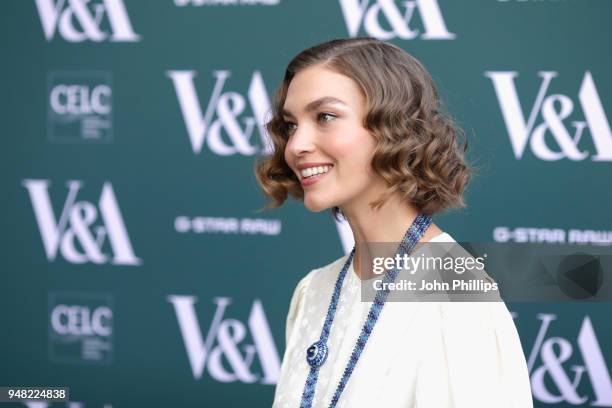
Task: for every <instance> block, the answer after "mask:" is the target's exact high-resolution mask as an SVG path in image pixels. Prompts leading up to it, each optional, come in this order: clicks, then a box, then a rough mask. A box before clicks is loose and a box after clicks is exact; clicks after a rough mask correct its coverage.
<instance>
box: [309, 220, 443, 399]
mask: <svg viewBox="0 0 612 408" xmlns="http://www.w3.org/2000/svg"><path fill="white" fill-rule="evenodd" d="M430 224H431V217H430V216H429V215H426V214H419V215H417V217H416V218H415V219H414V221H413V222H412V225H410V227H409V228H408V231H406V234H405V235H404V238H403V239H402V242H401V243H400V244H399V248H398V251H400V253H402V252H401V251H403V252H404V253H406V254H410V253H411V252H412V250H413V249H414V246H415V245H416V244H417V243H418V242H419V240H420V239H421V237H422V236H423V234H424V233H425V231H426V230H427V228H428V227H429V225H430ZM354 255H355V246H353V249H352V251H351V253H350V255H349V257H348V259H347V260H346V262H345V263H344V267H343V268H342V270H341V271H340V274H339V275H338V279H337V280H336V285H335V286H334V293H333V294H332V297H331V302H330V304H329V307H328V309H327V316H326V317H325V323H324V324H323V329H322V330H321V336H320V338H319V340H317V341H316V342H314V343H313V344H312V345H311V346H310V347H308V349H307V350H306V361H307V362H308V364H309V365H310V372H309V373H308V378H307V379H306V384H305V385H304V392H303V393H302V402H301V404H300V408H311V407H312V400H313V398H314V393H315V387H316V385H317V379H318V378H319V367H321V365H323V363H325V360H326V359H327V353H328V351H329V350H328V348H327V339H328V337H329V332H330V330H331V325H332V322H333V321H334V315H335V314H336V307H337V306H338V299H339V298H340V291H341V289H342V282H343V281H344V277H345V276H346V271H347V270H348V268H349V266H350V264H351V261H352V260H353V256H354ZM398 273H399V271H398V270H397V269H393V270H390V271H388V272H387V273H386V274H385V277H384V280H383V282H384V283H391V282H394V281H395V278H396V277H397V274H398ZM382 287H383V288H385V289H383V290H378V291H377V293H376V297H375V298H374V302H373V303H372V307H371V308H370V311H369V313H368V317H367V320H366V322H365V324H364V325H363V328H362V329H361V334H360V335H359V338H358V339H357V342H356V344H355V347H354V348H353V353H352V354H351V358H350V360H349V362H348V364H347V366H346V368H345V369H344V373H343V374H342V378H341V379H340V383H339V384H338V387H337V388H336V392H335V394H334V396H333V398H332V401H331V403H330V404H329V407H330V408H333V407H335V406H336V404H337V403H338V400H339V399H340V395H342V391H344V388H345V387H346V384H347V382H348V380H349V378H350V376H351V374H352V373H353V370H354V369H355V365H356V364H357V360H359V356H360V355H361V352H362V351H363V348H364V347H365V345H366V343H367V341H368V338H369V337H370V334H371V333H372V330H374V325H375V324H376V321H377V320H378V316H379V315H380V312H381V311H382V308H383V306H384V305H385V301H386V300H387V295H388V294H389V289H388V288H389V285H384V284H383V285H382Z"/></svg>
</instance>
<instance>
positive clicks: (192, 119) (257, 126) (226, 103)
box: [166, 71, 272, 156]
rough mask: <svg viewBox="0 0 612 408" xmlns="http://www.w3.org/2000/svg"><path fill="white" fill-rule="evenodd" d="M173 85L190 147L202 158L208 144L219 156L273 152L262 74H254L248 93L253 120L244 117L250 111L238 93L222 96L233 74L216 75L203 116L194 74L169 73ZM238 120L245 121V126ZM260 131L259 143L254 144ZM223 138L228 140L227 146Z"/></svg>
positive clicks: (216, 73)
mask: <svg viewBox="0 0 612 408" xmlns="http://www.w3.org/2000/svg"><path fill="white" fill-rule="evenodd" d="M166 74H167V75H168V77H170V79H171V80H172V83H173V84H174V89H175V91H176V96H177V98H178V101H179V104H180V107H181V111H182V113H183V119H184V120H185V124H186V126H187V132H188V133H189V139H190V141H191V147H192V149H193V152H194V153H195V154H199V153H200V152H201V150H202V146H203V144H204V142H205V141H206V144H207V146H208V148H209V149H210V151H211V152H213V153H214V154H216V155H219V156H231V155H235V154H240V155H243V156H251V155H254V154H256V153H258V152H259V151H261V150H263V152H264V153H271V152H272V144H271V142H270V141H269V136H268V133H267V131H266V129H265V126H264V124H265V122H266V115H267V114H268V113H269V112H270V99H269V97H268V93H267V91H266V87H265V85H264V82H263V78H262V76H261V73H260V72H259V71H255V72H254V73H253V75H252V77H251V81H250V84H249V87H248V90H247V98H248V102H249V105H250V108H251V110H252V112H253V115H254V116H242V118H241V117H240V116H241V115H243V114H244V112H245V109H246V107H247V103H246V100H245V98H244V97H243V96H242V95H241V94H240V93H238V92H232V91H226V92H223V88H224V85H225V81H226V80H227V79H228V78H229V77H230V75H231V74H230V71H215V72H213V75H214V77H215V85H214V88H213V90H212V95H211V97H210V99H209V101H208V104H207V105H206V111H204V112H202V106H201V105H200V101H199V99H198V95H197V92H196V87H195V84H194V77H195V76H196V72H195V71H167V73H166ZM239 119H242V123H241V121H240V120H239ZM256 130H257V131H258V133H259V136H260V142H256V141H254V140H253V138H254V137H253V133H255V131H256ZM224 137H225V138H227V139H228V140H229V143H227V142H226V141H225V140H224Z"/></svg>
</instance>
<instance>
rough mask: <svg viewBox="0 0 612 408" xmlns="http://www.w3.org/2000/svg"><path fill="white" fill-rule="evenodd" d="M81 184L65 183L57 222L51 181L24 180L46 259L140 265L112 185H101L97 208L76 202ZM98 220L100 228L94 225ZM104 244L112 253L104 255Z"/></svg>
mask: <svg viewBox="0 0 612 408" xmlns="http://www.w3.org/2000/svg"><path fill="white" fill-rule="evenodd" d="M82 184H83V183H82V182H81V181H76V180H71V181H68V183H67V186H68V195H67V197H66V200H65V201H64V206H63V208H62V212H61V213H60V214H59V219H57V218H56V216H55V213H54V211H53V205H52V203H51V198H50V197H49V185H50V181H49V180H24V181H23V185H24V187H25V188H26V189H27V190H28V193H29V195H30V200H31V202H32V207H33V209H34V215H35V216H36V221H37V223H38V228H39V230H40V234H41V236H42V241H43V245H44V247H45V254H46V255H47V259H48V260H49V261H54V260H55V259H56V258H57V255H58V252H59V253H60V254H61V255H62V256H63V258H64V259H65V260H66V261H67V262H70V263H73V264H83V263H87V262H91V263H94V264H105V263H111V264H113V265H142V259H140V258H138V257H137V256H136V255H135V254H134V250H133V249H132V243H131V242H130V238H129V236H128V234H127V230H126V228H125V223H124V222H123V217H122V216H121V211H120V210H119V206H118V205H117V199H116V197H115V193H114V191H113V187H112V185H111V183H110V182H108V181H107V182H105V183H104V185H103V186H102V193H101V194H100V198H99V200H98V203H97V207H96V205H95V204H93V203H91V202H89V201H83V200H81V201H76V196H77V194H78V192H79V190H80V189H81V186H82ZM98 221H101V223H102V225H94V223H96V222H98ZM77 241H78V244H79V246H77ZM106 242H108V243H109V246H110V251H111V254H107V253H105V252H104V248H103V247H104V244H105V243H106Z"/></svg>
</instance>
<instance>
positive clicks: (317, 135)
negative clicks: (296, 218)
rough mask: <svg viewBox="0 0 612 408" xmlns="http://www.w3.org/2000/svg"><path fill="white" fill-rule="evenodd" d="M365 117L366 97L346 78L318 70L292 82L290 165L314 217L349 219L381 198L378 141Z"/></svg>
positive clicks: (288, 114)
mask: <svg viewBox="0 0 612 408" xmlns="http://www.w3.org/2000/svg"><path fill="white" fill-rule="evenodd" d="M365 113H366V101H365V97H364V95H363V94H362V93H361V90H360V88H359V87H358V85H357V84H356V83H355V82H354V81H353V80H352V79H351V78H349V77H347V76H345V75H342V74H339V73H336V72H334V71H331V70H329V69H327V68H323V67H322V66H321V65H315V66H311V67H309V68H306V69H304V70H302V71H300V72H299V73H298V74H297V75H295V77H294V78H293V80H292V81H291V84H290V86H289V88H288V91H287V97H286V100H285V105H284V119H285V121H286V123H287V134H288V138H289V139H288V142H287V146H286V148H285V161H286V162H287V164H288V165H289V167H290V168H291V169H292V170H293V171H294V173H295V174H296V175H297V176H298V179H299V180H300V183H301V185H302V188H303V190H304V205H305V206H306V208H308V209H309V210H310V211H315V212H318V211H321V210H324V209H326V208H331V207H333V206H339V207H341V208H342V209H343V211H344V212H345V213H348V212H347V210H351V209H352V208H353V207H354V206H360V205H359V203H362V202H365V200H369V201H371V200H372V199H376V198H378V196H376V194H377V191H378V192H379V191H380V188H381V186H382V179H380V178H379V177H378V176H377V175H375V174H374V173H373V171H372V170H371V167H370V162H371V159H372V155H373V153H374V148H375V146H376V141H375V140H374V137H373V136H372V135H371V134H370V133H369V132H368V131H367V130H366V129H365V128H364V127H363V126H362V124H363V118H364V116H365ZM313 168H316V169H317V170H316V171H314V172H313V171H311V169H313ZM326 168H327V172H325V169H326ZM321 171H323V172H324V173H321V174H315V173H317V172H321ZM310 173H313V174H314V175H310V176H309V174H310Z"/></svg>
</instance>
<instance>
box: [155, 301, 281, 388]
mask: <svg viewBox="0 0 612 408" xmlns="http://www.w3.org/2000/svg"><path fill="white" fill-rule="evenodd" d="M167 300H168V301H169V302H170V303H172V305H173V306H174V311H175V313H176V318H177V320H178V324H179V328H180V330H181V335H182V337H183V342H184V343H185V348H186V350H187V357H188V358H189V363H190V364H191V371H192V373H193V377H194V378H195V379H199V378H201V377H202V373H203V371H204V369H205V368H207V370H208V372H209V374H210V376H211V377H212V378H213V379H215V380H217V381H220V382H235V381H240V382H243V383H254V382H256V381H259V383H261V384H276V382H277V380H278V374H279V371H280V359H279V356H278V351H277V349H276V345H275V344H274V339H273V337H272V333H271V331H270V325H269V324H268V320H267V319H266V315H265V313H264V309H263V305H262V303H261V301H260V300H259V299H255V301H254V302H253V306H252V307H251V312H250V314H249V318H248V323H247V324H246V325H245V324H244V323H242V322H241V321H240V320H236V319H230V318H227V319H224V316H223V315H224V313H225V309H226V308H227V307H228V305H230V304H231V302H232V301H231V298H228V297H218V298H215V299H214V302H215V304H216V305H217V307H216V310H215V313H214V316H213V318H212V322H211V324H210V327H209V329H208V333H207V334H206V339H203V338H202V331H201V329H200V325H199V323H198V316H197V314H196V311H195V308H194V304H195V303H196V302H197V298H196V297H194V296H182V295H169V296H168V297H167ZM247 328H248V329H247ZM247 330H248V332H250V334H251V338H252V340H253V343H252V344H241V343H243V340H245V337H246V336H247ZM255 357H258V358H259V362H260V366H261V370H262V372H261V373H254V372H253V371H252V365H253V363H254V359H255ZM224 361H227V363H228V364H229V366H230V367H231V371H230V370H227V369H226V365H225V363H224Z"/></svg>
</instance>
